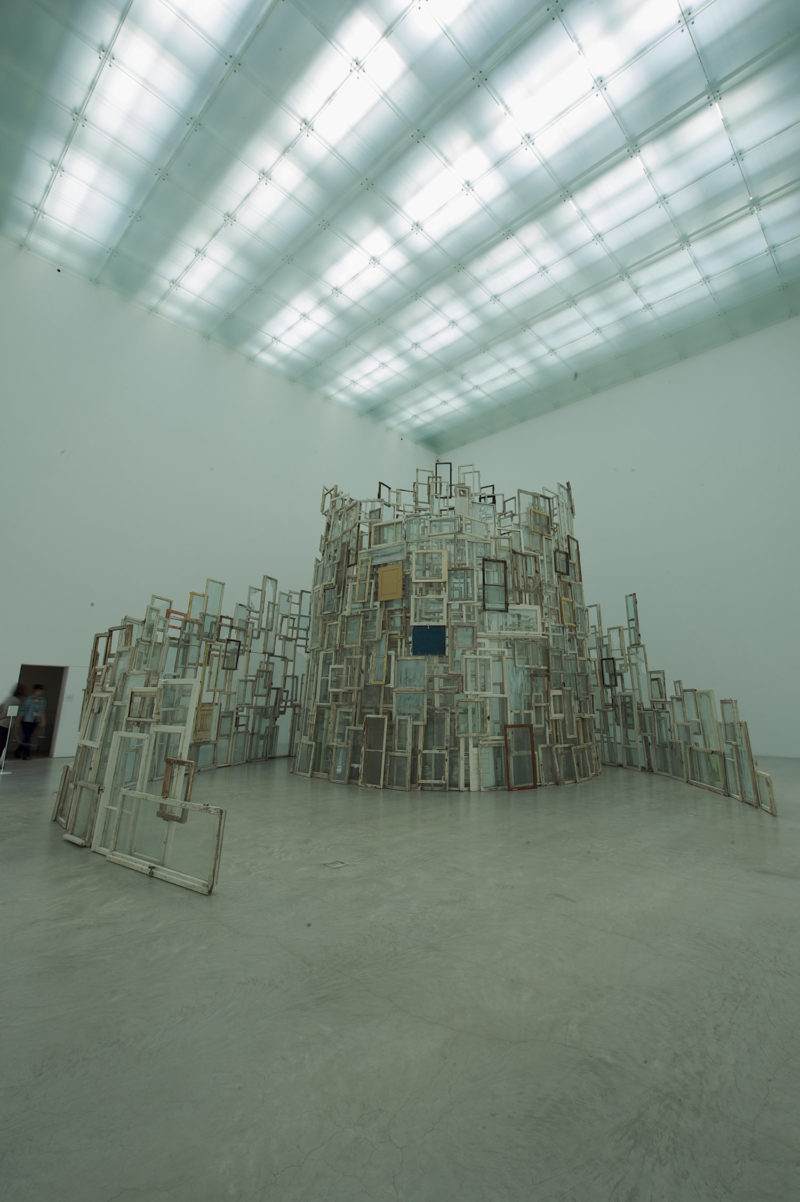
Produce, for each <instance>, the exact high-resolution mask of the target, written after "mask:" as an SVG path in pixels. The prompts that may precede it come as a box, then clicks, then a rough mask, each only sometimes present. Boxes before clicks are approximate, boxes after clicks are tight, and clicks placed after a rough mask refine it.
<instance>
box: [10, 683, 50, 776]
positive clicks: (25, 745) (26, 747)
mask: <svg viewBox="0 0 800 1202" xmlns="http://www.w3.org/2000/svg"><path fill="white" fill-rule="evenodd" d="M46 715H47V703H46V701H45V699H44V686H43V685H40V684H35V685H34V686H33V692H32V693H31V695H30V697H26V698H25V700H24V701H23V703H22V705H21V707H20V713H19V716H20V721H21V723H22V742H21V743H20V745H19V747H18V748H17V750H16V751H15V752H14V756H15V757H16V759H23V760H29V759H30V758H31V742H32V740H33V732H34V731H35V730H36V728H37V727H39V726H45V725H46V723H47V717H46Z"/></svg>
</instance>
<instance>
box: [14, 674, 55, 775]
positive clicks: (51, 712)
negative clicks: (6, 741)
mask: <svg viewBox="0 0 800 1202" xmlns="http://www.w3.org/2000/svg"><path fill="white" fill-rule="evenodd" d="M66 675H67V669H66V668H58V667H54V666H53V665H52V664H20V669H19V678H18V679H19V683H20V684H21V685H22V687H23V689H24V690H25V696H26V697H30V695H31V693H32V692H33V687H34V685H37V684H40V685H42V687H43V688H44V700H45V704H46V705H47V712H46V714H45V719H46V721H45V725H44V726H40V727H38V728H37V729H36V732H35V733H34V736H33V741H32V743H31V755H32V756H40V757H41V756H48V755H50V754H51V753H52V747H53V742H54V740H55V734H56V729H57V727H58V716H59V711H60V709H61V700H62V697H63V693H64V681H65V678H66ZM14 735H15V736H16V738H15V743H16V742H18V741H19V739H20V738H21V736H22V727H21V724H20V723H19V719H17V721H16V722H15V723H14Z"/></svg>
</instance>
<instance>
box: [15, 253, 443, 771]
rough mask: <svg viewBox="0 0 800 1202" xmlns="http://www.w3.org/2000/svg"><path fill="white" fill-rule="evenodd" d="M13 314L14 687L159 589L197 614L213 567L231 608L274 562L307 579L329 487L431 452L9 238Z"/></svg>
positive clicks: (62, 661) (366, 485)
mask: <svg viewBox="0 0 800 1202" xmlns="http://www.w3.org/2000/svg"><path fill="white" fill-rule="evenodd" d="M0 310H1V317H0V363H1V364H2V368H0V373H1V374H0V380H1V381H2V384H1V386H2V391H3V402H4V403H3V407H2V408H3V417H2V423H3V424H2V437H1V438H0V504H1V505H2V520H3V588H2V594H1V599H0V612H1V613H2V631H3V638H2V645H1V646H0V688H1V689H3V690H6V689H8V688H9V687H10V686H11V685H12V684H13V683H14V681H15V680H16V673H17V671H18V670H19V666H20V664H21V663H36V664H55V665H81V664H88V659H89V652H90V649H91V641H92V636H93V635H94V633H95V632H96V631H98V630H103V629H105V628H107V627H108V626H110V625H114V624H115V623H117V622H118V621H119V620H120V618H122V617H123V616H124V615H125V614H132V615H134V616H143V615H144V609H145V606H146V604H147V603H148V601H149V600H150V596H151V594H152V593H158V594H160V595H162V596H167V597H170V598H172V599H173V600H174V602H175V604H176V606H177V607H178V608H179V609H180V608H183V605H184V602H186V601H188V596H189V592H190V591H191V590H192V589H195V590H202V589H203V587H204V585H205V581H206V577H209V576H211V577H215V578H217V579H219V580H223V581H225V583H226V593H225V597H226V600H227V602H228V605H230V606H232V605H233V604H234V603H235V602H236V601H237V600H240V599H241V600H245V599H246V596H247V594H246V589H247V586H248V585H249V584H257V583H260V580H261V577H262V575H264V573H268V574H269V575H271V576H276V577H277V578H278V580H279V582H280V585H281V587H282V588H295V589H299V588H307V587H309V586H310V583H311V573H312V569H313V563H314V557H315V555H316V554H317V552H318V549H319V538H320V534H321V533H322V529H323V518H322V516H321V514H320V512H319V506H320V496H321V492H322V487H323V484H328V485H329V484H338V485H339V486H340V488H342V489H343V490H344V491H346V492H349V493H351V494H352V495H354V496H357V497H361V496H364V497H368V496H375V495H376V493H377V483H378V480H381V479H383V480H386V481H387V482H390V483H392V484H394V485H398V484H401V483H403V481H404V480H406V479H413V477H414V471H415V468H416V467H417V466H418V465H422V464H431V463H432V462H433V456H432V455H431V454H430V452H428V451H426V450H424V449H423V448H421V447H419V446H417V445H415V444H414V443H413V442H411V441H409V440H408V439H406V440H402V439H401V438H399V437H398V436H396V435H393V434H390V433H389V432H387V431H385V430H384V429H382V428H381V427H379V426H377V425H376V424H375V423H373V422H370V421H368V420H367V419H364V418H359V417H356V416H355V415H353V414H351V413H349V412H347V411H346V410H343V409H342V408H341V407H339V406H334V405H333V404H332V403H331V402H327V401H324V400H323V399H321V398H320V397H318V396H315V395H313V394H311V393H309V392H307V391H305V390H304V389H302V388H300V387H297V386H294V385H292V384H290V383H288V382H287V381H284V380H282V379H280V378H279V377H277V376H275V375H274V373H272V372H270V371H268V370H267V369H265V368H263V367H259V366H257V365H255V364H251V363H248V362H247V361H246V360H245V359H243V358H242V357H241V356H238V355H235V354H232V353H229V352H227V351H225V350H224V349H223V348H221V347H219V346H217V345H214V344H212V343H209V342H207V341H205V340H203V339H201V338H200V337H198V336H197V335H195V334H193V333H191V332H189V331H186V330H183V329H181V328H179V327H177V326H174V325H172V324H171V323H169V322H166V321H164V320H162V319H160V318H157V317H154V316H152V315H150V314H148V313H147V312H146V311H144V310H143V309H139V308H137V307H135V306H132V305H130V304H128V303H126V302H124V301H122V300H120V299H119V298H117V297H116V296H115V295H114V294H113V293H111V292H109V291H108V290H105V289H101V288H99V287H96V286H94V285H92V284H90V283H88V282H86V281H84V280H82V279H79V278H77V277H75V276H72V275H70V274H69V273H67V272H66V271H62V272H58V271H57V270H56V267H55V266H53V265H52V264H49V263H46V262H44V261H42V260H40V259H38V258H37V257H35V256H34V255H31V254H28V253H25V252H23V251H20V250H18V249H17V248H16V247H14V246H13V245H11V244H10V243H9V242H6V241H3V240H2V239H0ZM79 675H80V672H79V670H76V671H74V672H71V673H70V677H69V684H68V691H69V692H70V694H73V693H74V691H75V690H74V688H73V683H74V681H75V680H76V679H77V678H78V676H79ZM74 700H75V698H74V697H73V701H74ZM73 710H74V707H73ZM73 710H70V711H69V712H70V713H73ZM66 714H67V711H65V712H64V716H65V720H66ZM65 739H66V732H65V731H62V730H61V729H60V730H59V737H58V743H57V748H56V750H57V753H58V754H59V755H67V754H70V753H71V750H72V749H73V748H74V740H73V741H72V744H71V746H70V744H69V740H67V741H66V742H65Z"/></svg>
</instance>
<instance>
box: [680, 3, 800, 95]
mask: <svg viewBox="0 0 800 1202" xmlns="http://www.w3.org/2000/svg"><path fill="white" fill-rule="evenodd" d="M793 9H794V5H793V4H787V3H786V0H762V3H759V4H753V3H752V0H715V2H714V3H713V4H707V5H703V6H699V10H698V11H696V12H693V13H692V18H691V30H692V37H693V38H694V39H695V40H696V42H697V45H698V49H699V51H700V54H701V55H702V57H703V60H704V62H705V63H706V64H707V66H708V70H709V73H710V76H711V78H712V79H715V80H720V81H722V80H724V79H726V78H727V77H728V76H729V75H732V74H733V73H734V72H736V71H737V70H738V69H739V68H740V67H741V64H742V63H747V62H752V61H753V60H755V59H756V58H757V57H758V55H761V54H763V53H765V52H767V51H770V50H773V49H774V48H775V47H779V46H781V45H782V44H783V43H784V42H786V41H787V40H788V39H790V38H792V37H793V36H794V35H796V33H797V13H796V12H795V11H793Z"/></svg>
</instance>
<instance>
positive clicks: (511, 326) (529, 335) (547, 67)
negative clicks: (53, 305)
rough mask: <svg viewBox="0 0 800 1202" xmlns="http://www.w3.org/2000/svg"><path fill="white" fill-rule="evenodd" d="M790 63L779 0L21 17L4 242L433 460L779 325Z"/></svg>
mask: <svg viewBox="0 0 800 1202" xmlns="http://www.w3.org/2000/svg"><path fill="white" fill-rule="evenodd" d="M798 47H800V7H798V6H797V5H794V4H786V3H783V2H782V0H780V2H779V0H756V2H755V4H745V3H744V0H703V3H702V4H699V5H697V6H695V8H694V9H693V10H691V11H690V10H689V9H688V8H686V7H685V6H681V5H679V4H678V2H677V0H604V2H603V3H602V4H600V3H597V2H596V0H570V3H569V4H562V5H556V6H553V5H547V4H545V3H535V4H530V3H525V2H524V0H497V2H496V3H494V4H492V5H490V6H487V5H486V4H485V3H481V2H480V0H448V2H447V3H446V4H445V3H444V2H443V0H442V3H438V2H437V3H434V2H433V0H429V2H428V3H425V4H420V3H418V2H417V0H413V2H411V0H359V2H354V0H353V2H351V0H330V2H327V0H326V3H325V4H311V3H308V0H282V2H281V3H278V4H270V5H264V4H263V3H261V2H260V0H214V2H212V0H191V2H190V0H133V3H132V4H131V5H130V6H129V7H127V8H126V7H124V6H121V5H120V4H119V3H118V2H117V0H108V3H103V2H101V0H80V2H77V0H76V3H70V4H65V5H55V4H52V3H49V2H48V3H46V4H45V3H39V2H31V3H29V4H24V5H23V4H19V5H14V6H11V8H10V9H9V20H8V22H7V28H6V37H5V38H4V40H3V44H2V45H0V67H2V70H0V229H2V231H3V232H4V233H5V234H6V235H7V236H9V237H12V238H14V239H15V240H17V241H19V242H21V243H25V242H26V241H27V242H28V243H29V244H30V246H31V247H32V248H33V249H35V250H36V251H37V252H38V253H40V254H43V255H46V256H49V257H51V258H54V259H56V260H57V261H58V262H59V264H60V265H62V264H63V265H66V266H70V267H72V268H73V269H75V270H77V271H80V272H82V273H83V274H86V275H89V276H91V277H92V278H94V279H98V280H99V281H100V282H101V283H107V284H110V285H111V286H113V287H114V288H116V289H117V290H119V291H120V292H122V293H124V294H126V295H128V296H130V297H132V298H134V299H136V300H137V301H138V302H139V303H141V304H144V305H147V306H148V307H150V308H155V309H156V311H158V312H161V313H163V314H165V315H168V316H169V317H170V319H171V320H174V321H184V322H185V323H186V324H187V325H190V326H191V327H192V328H194V329H197V330H200V331H202V332H203V333H205V334H208V335H209V336H211V337H215V338H218V339H219V340H220V341H222V342H224V344H225V345H226V346H229V347H235V348H237V349H238V350H239V351H241V353H242V354H245V355H249V356H251V357H254V358H256V359H257V360H258V361H259V362H262V363H267V364H270V365H272V366H273V367H277V369H278V370H283V371H286V372H287V373H288V374H291V375H292V377H293V378H302V379H304V380H305V381H306V382H309V383H311V384H312V386H314V387H316V388H319V389H321V390H322V391H324V392H325V393H326V394H327V395H333V396H336V397H337V398H339V399H340V401H341V403H343V404H346V403H351V404H352V406H354V407H356V408H357V409H358V410H359V411H365V412H369V411H373V412H374V413H375V414H376V415H384V417H385V419H386V420H387V421H388V420H391V421H392V423H394V426H395V428H400V429H402V428H411V429H413V431H414V432H415V436H424V437H425V438H426V439H428V440H429V441H433V440H434V439H436V445H437V447H439V446H440V445H441V443H442V439H443V438H444V435H442V437H441V438H439V437H438V435H437V431H438V430H439V429H440V428H441V429H442V430H446V431H448V433H447V437H448V438H450V437H456V436H457V431H459V430H461V431H463V430H465V429H468V428H477V427H476V426H475V425H474V422H475V417H476V415H479V414H481V412H482V407H485V409H486V411H487V413H488V414H489V416H487V417H486V418H485V419H484V418H481V422H482V424H483V425H485V427H486V428H487V429H488V428H490V426H491V423H492V422H493V421H498V422H500V423H501V424H502V423H507V422H508V421H510V420H518V419H519V415H520V414H521V413H522V412H523V411H524V412H525V413H530V412H539V411H544V410H546V409H547V408H548V407H552V406H553V405H557V404H565V403H567V402H568V401H569V400H572V399H574V397H575V395H577V394H578V393H579V391H580V389H581V388H584V389H588V388H590V387H592V386H599V384H600V383H602V382H607V381H610V380H617V379H619V378H627V376H629V375H630V374H631V372H632V371H634V370H636V371H641V370H646V369H647V365H648V364H650V365H652V364H653V363H654V362H656V361H658V362H660V361H662V357H663V356H664V355H665V354H677V353H688V351H687V348H696V347H698V346H700V345H701V344H702V342H703V339H704V338H705V339H706V340H708V339H711V340H717V341H719V340H720V339H722V338H724V337H726V336H731V335H732V334H733V333H736V332H741V331H742V330H747V329H751V328H755V327H756V325H757V323H758V322H759V321H761V322H763V321H766V320H777V319H778V316H779V315H780V314H784V315H785V314H786V312H787V311H788V309H787V307H788V306H789V304H790V301H789V299H788V297H789V291H788V289H790V287H792V286H793V284H794V282H795V281H796V280H797V278H798V274H800V263H798V230H800V172H798V168H797V163H798V161H800V124H798V115H797V99H796V97H797V79H798V77H799V75H798V72H800V51H799V50H798ZM98 48H104V49H105V50H106V51H107V52H108V60H107V61H105V60H104V58H103V57H102V53H99V52H98ZM76 114H78V115H79V118H80V119H79V120H76V116H75V115H76ZM782 287H783V288H784V289H786V291H784V292H781V291H780V289H781V288H782ZM749 297H751V298H752V303H750V300H749V299H748V298H749ZM645 306H652V308H651V309H647V308H645ZM728 313H730V314H731V320H730V322H727V318H726V315H727V314H728ZM734 316H735V322H736V324H734ZM726 322H727V324H726ZM726 331H727V333H726ZM678 338H680V340H681V341H680V347H679V348H678V342H677V341H675V340H677V339H678ZM642 340H645V344H643V342H642ZM670 340H673V341H670ZM651 343H652V344H653V345H656V344H657V345H658V348H659V349H658V351H657V352H656V351H654V350H653V348H652V346H651V345H650V344H651ZM665 347H666V348H667V349H666V350H665V349H664V348H665ZM576 365H577V366H576ZM576 371H577V372H578V375H579V380H578V381H576V380H575V374H576ZM626 373H627V374H626ZM598 382H599V383H598ZM406 404H407V405H408V406H409V416H408V419H407V422H406V424H405V426H404V424H403V406H404V405H406ZM514 415H516V416H514ZM470 423H473V425H470Z"/></svg>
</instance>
